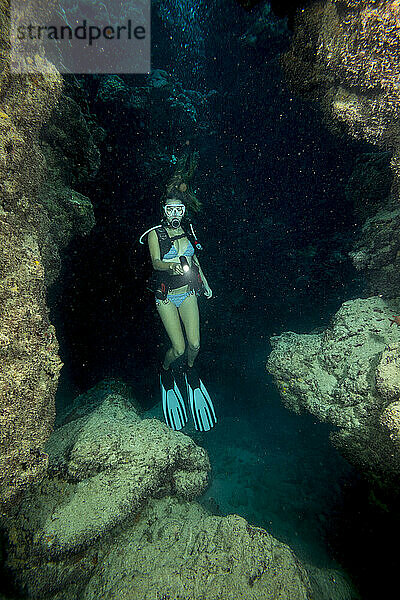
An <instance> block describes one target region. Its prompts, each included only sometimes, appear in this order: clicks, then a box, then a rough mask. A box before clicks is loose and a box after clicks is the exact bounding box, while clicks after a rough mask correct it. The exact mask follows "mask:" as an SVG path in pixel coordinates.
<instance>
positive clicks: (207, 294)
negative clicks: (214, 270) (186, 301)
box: [204, 285, 213, 298]
mask: <svg viewBox="0 0 400 600" xmlns="http://www.w3.org/2000/svg"><path fill="white" fill-rule="evenodd" d="M204 295H205V297H206V298H211V297H212V295H213V293H212V289H211V288H210V286H209V285H206V286H205V290H204Z"/></svg>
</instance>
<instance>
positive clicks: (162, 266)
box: [147, 229, 183, 275]
mask: <svg viewBox="0 0 400 600" xmlns="http://www.w3.org/2000/svg"><path fill="white" fill-rule="evenodd" d="M147 242H148V244H149V250H150V256H151V263H152V265H153V269H156V271H172V272H173V273H174V274H179V275H182V273H183V270H182V267H181V265H180V264H179V263H175V262H167V261H165V260H161V258H160V244H159V243H158V237H157V234H156V232H155V231H154V229H153V231H150V233H149V235H148V236H147Z"/></svg>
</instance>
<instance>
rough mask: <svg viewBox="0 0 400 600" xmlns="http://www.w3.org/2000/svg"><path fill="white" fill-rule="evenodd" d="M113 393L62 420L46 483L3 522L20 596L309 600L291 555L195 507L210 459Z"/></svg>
mask: <svg viewBox="0 0 400 600" xmlns="http://www.w3.org/2000/svg"><path fill="white" fill-rule="evenodd" d="M107 387H108V385H105V386H101V385H99V386H96V387H95V388H93V389H92V390H89V392H88V396H87V397H85V395H82V396H80V397H79V398H80V402H79V403H80V404H81V406H82V410H78V402H76V403H75V405H74V406H73V407H72V408H71V412H70V414H69V415H68V414H67V413H65V415H64V421H65V425H62V426H60V427H59V428H58V429H56V430H55V431H54V432H53V434H52V435H51V437H50V440H49V442H48V444H47V446H46V451H47V452H48V454H49V457H50V458H49V461H50V466H49V471H48V475H47V477H46V478H45V479H44V480H43V482H42V483H41V484H40V485H38V486H37V487H36V489H35V488H31V489H30V490H29V492H28V493H27V494H26V495H25V497H24V498H23V500H22V501H21V502H20V504H19V505H18V506H16V507H14V508H13V510H12V511H11V512H10V514H9V515H7V517H6V518H4V519H3V522H2V525H3V527H4V528H5V529H6V530H7V535H8V561H7V566H8V568H9V569H11V571H12V572H13V573H14V575H15V577H16V582H17V585H18V586H19V587H20V589H21V592H22V593H23V594H24V595H25V596H27V597H28V598H35V599H37V600H39V599H40V600H89V599H91V598H96V600H97V599H98V598H102V599H104V600H107V599H108V598H109V599H110V600H111V599H114V598H118V599H119V600H123V599H124V598H126V599H127V600H128V598H129V599H130V600H145V599H148V600H155V598H182V599H183V598H191V599H193V600H203V599H205V598H206V599H207V600H213V599H215V600H217V599H220V598H224V599H226V600H229V599H232V600H237V599H238V598H242V599H243V600H245V599H246V600H251V599H254V600H256V599H257V600H260V599H263V598H265V599H266V600H267V599H271V598H278V597H280V596H279V594H281V597H282V598H285V600H310V598H311V597H312V594H311V587H310V583H309V578H308V573H307V570H306V569H305V568H304V567H303V566H302V565H301V563H300V562H299V560H298V559H297V557H296V556H295V555H294V553H293V552H292V550H291V549H290V548H289V547H288V546H286V545H285V544H283V543H281V542H279V541H277V540H276V539H274V538H273V537H272V536H271V535H270V534H268V533H267V532H266V531H264V530H263V529H260V528H256V527H252V526H250V525H249V524H248V523H247V522H246V521H245V520H244V519H243V518H241V517H239V516H237V515H230V516H228V517H219V516H211V515H210V514H209V513H208V512H207V511H206V510H205V509H204V508H202V507H201V506H200V505H199V504H197V503H196V502H193V499H194V498H195V497H196V496H198V495H199V494H200V493H202V491H203V490H204V488H205V486H206V484H207V473H208V471H209V469H210V464H209V460H208V456H207V453H206V451H205V450H204V449H202V448H200V447H198V446H196V444H195V443H194V442H193V441H192V440H191V439H190V438H189V437H187V436H185V435H184V434H182V433H179V432H175V431H172V430H171V429H169V428H168V427H167V426H166V425H165V424H164V423H162V422H160V421H157V420H154V419H147V420H141V418H140V417H139V415H138V413H137V411H136V410H135V409H134V408H133V406H132V405H131V403H130V402H128V401H127V399H126V397H124V396H122V395H119V394H116V393H115V392H111V393H107ZM121 389H122V388H121ZM96 397H97V399H98V403H97V406H96V405H95V399H96Z"/></svg>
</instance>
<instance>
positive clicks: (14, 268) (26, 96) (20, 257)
mask: <svg viewBox="0 0 400 600" xmlns="http://www.w3.org/2000/svg"><path fill="white" fill-rule="evenodd" d="M6 10H7V7H6V3H4V2H1V4H0V20H1V21H2V23H3V24H4V28H3V27H2V28H1V33H0V53H1V55H2V72H1V80H0V246H1V260H0V264H1V266H0V498H1V500H0V502H1V503H2V504H3V503H6V502H8V501H9V500H11V499H12V498H14V497H15V495H16V494H17V493H18V492H20V491H22V490H23V489H25V488H26V487H27V486H28V485H29V484H30V483H32V482H33V481H36V480H38V479H40V478H41V477H42V476H43V474H44V473H45V470H46V467H47V455H46V454H45V453H44V452H43V446H44V443H45V441H46V439H47V438H48V436H49V434H50V431H51V429H52V425H53V421H54V395H55V391H56V387H57V379H58V374H59V370H60V368H61V366H62V364H61V361H60V359H59V357H58V353H57V351H58V345H57V341H56V339H55V335H54V333H55V332H54V328H53V327H52V326H51V325H50V322H49V317H48V310H47V307H46V298H45V280H44V268H43V260H42V256H41V254H40V239H41V237H42V236H43V235H45V227H44V226H43V223H44V222H45V221H46V214H45V211H44V209H43V207H42V206H41V205H40V204H39V203H38V201H37V194H38V187H39V185H40V183H41V181H42V180H43V177H44V176H45V166H46V163H45V159H44V156H43V154H42V152H41V150H40V146H39V140H38V136H39V130H40V127H41V126H42V124H43V123H44V122H45V121H46V119H48V118H49V116H50V114H51V111H52V110H53V108H54V107H55V105H56V103H57V99H58V97H59V94H60V91H61V78H60V76H59V74H58V73H57V72H56V70H55V69H54V68H52V66H51V65H49V64H48V65H47V71H48V74H46V75H35V76H17V75H12V74H10V71H9V65H8V59H7V52H8V40H7V18H6V16H5V15H6Z"/></svg>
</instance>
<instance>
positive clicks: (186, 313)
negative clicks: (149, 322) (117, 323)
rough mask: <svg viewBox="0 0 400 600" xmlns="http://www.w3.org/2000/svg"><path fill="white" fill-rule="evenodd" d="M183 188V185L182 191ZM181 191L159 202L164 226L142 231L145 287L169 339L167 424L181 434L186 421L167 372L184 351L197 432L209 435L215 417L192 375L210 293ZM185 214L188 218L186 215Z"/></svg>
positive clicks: (164, 377) (164, 385)
mask: <svg viewBox="0 0 400 600" xmlns="http://www.w3.org/2000/svg"><path fill="white" fill-rule="evenodd" d="M182 187H183V186H182V185H181V186H180V188H182ZM180 188H179V187H176V188H172V189H170V190H169V192H167V195H166V198H165V200H164V201H163V202H162V214H163V218H162V222H161V225H156V226H155V227H152V228H151V229H148V230H147V231H145V232H144V233H143V234H142V236H141V238H140V243H142V244H143V243H144V242H143V241H142V240H143V238H144V237H145V236H146V235H147V242H148V247H149V251H150V256H151V262H152V265H153V269H154V271H153V276H152V278H151V282H150V285H149V288H150V289H151V290H152V291H153V292H154V293H155V302H156V307H157V312H158V314H159V315H160V318H161V321H162V323H163V325H164V327H165V330H166V332H167V334H168V336H169V339H170V341H171V347H170V348H169V350H168V351H167V353H166V354H165V358H164V362H163V364H162V366H161V374H160V384H161V394H162V403H163V411H164V417H165V421H166V423H167V424H168V425H169V426H170V427H171V428H172V429H175V430H180V429H182V427H183V426H184V425H185V424H186V423H187V413H186V407H185V402H184V400H183V397H182V394H181V392H180V389H179V387H178V385H177V383H176V381H175V377H174V375H173V373H172V371H171V368H170V367H171V364H172V363H173V362H174V361H175V360H176V359H177V358H179V357H180V356H182V355H183V354H184V352H185V338H184V334H183V330H182V323H183V326H184V330H185V333H186V338H187V343H188V347H187V369H186V372H185V382H186V390H187V397H188V402H189V406H190V409H191V413H192V416H193V421H194V424H195V427H196V429H197V430H198V431H208V430H209V429H211V428H212V427H213V426H214V425H215V423H216V421H217V419H216V416H215V411H214V407H213V403H212V401H211V398H210V396H209V394H208V392H207V390H206V388H205V386H204V384H203V382H202V381H201V379H200V378H199V376H198V375H197V373H196V372H195V370H194V368H193V363H194V361H195V359H196V357H197V355H198V353H199V349H200V319H199V308H198V304H197V296H200V295H201V294H204V295H205V296H206V297H207V298H211V297H212V290H211V288H210V286H209V285H208V282H207V279H206V277H205V275H204V273H203V271H202V268H201V266H200V263H199V260H198V258H197V255H196V253H195V252H196V250H201V245H200V244H199V242H198V240H197V238H196V235H195V233H194V230H193V226H192V224H191V222H190V220H189V219H188V218H187V215H186V210H187V208H188V207H189V206H190V204H191V195H190V193H186V186H184V188H183V189H184V190H185V191H182V189H180ZM185 215H186V216H185Z"/></svg>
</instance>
